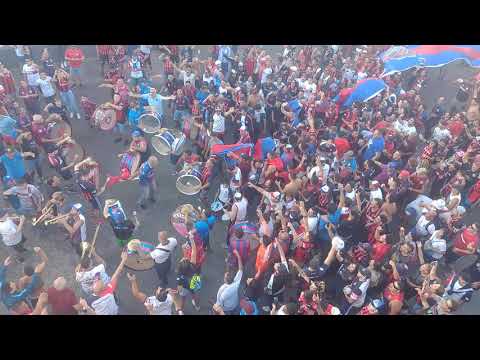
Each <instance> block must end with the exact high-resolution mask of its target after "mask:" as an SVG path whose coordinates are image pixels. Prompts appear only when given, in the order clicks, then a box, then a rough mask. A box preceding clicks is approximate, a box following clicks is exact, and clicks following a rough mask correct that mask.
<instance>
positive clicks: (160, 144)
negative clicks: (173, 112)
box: [151, 135, 172, 155]
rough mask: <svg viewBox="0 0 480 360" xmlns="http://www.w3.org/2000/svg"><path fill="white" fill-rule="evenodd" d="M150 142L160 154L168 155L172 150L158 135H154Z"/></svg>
mask: <svg viewBox="0 0 480 360" xmlns="http://www.w3.org/2000/svg"><path fill="white" fill-rule="evenodd" d="M151 143H152V146H153V148H154V149H155V151H156V152H158V153H159V154H160V155H168V154H170V152H171V151H172V149H171V148H170V144H169V143H167V142H166V141H165V140H164V139H163V138H161V137H160V135H155V136H153V137H152V139H151Z"/></svg>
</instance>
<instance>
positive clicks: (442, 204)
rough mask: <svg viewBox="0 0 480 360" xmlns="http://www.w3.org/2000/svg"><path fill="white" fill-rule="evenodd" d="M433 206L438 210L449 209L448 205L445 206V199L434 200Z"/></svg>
mask: <svg viewBox="0 0 480 360" xmlns="http://www.w3.org/2000/svg"><path fill="white" fill-rule="evenodd" d="M432 206H433V207H434V208H435V209H437V210H447V207H446V206H445V200H443V199H438V200H434V201H432Z"/></svg>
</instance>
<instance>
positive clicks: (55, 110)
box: [48, 104, 67, 120]
mask: <svg viewBox="0 0 480 360" xmlns="http://www.w3.org/2000/svg"><path fill="white" fill-rule="evenodd" d="M48 113H49V114H58V115H60V116H61V117H62V119H63V120H65V119H66V118H67V108H66V107H65V105H62V106H60V107H58V106H57V105H55V104H52V106H50V107H49V108H48Z"/></svg>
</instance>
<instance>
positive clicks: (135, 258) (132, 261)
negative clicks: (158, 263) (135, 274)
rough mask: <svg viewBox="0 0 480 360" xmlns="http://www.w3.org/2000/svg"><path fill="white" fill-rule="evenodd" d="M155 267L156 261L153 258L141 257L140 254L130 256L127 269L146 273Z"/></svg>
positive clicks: (126, 265) (126, 264)
mask: <svg viewBox="0 0 480 360" xmlns="http://www.w3.org/2000/svg"><path fill="white" fill-rule="evenodd" d="M154 265H155V261H153V259H152V258H151V257H146V258H145V257H140V255H138V254H129V255H128V257H127V261H126V262H125V267H126V268H128V269H130V270H136V271H145V270H150V269H151V268H153V266H154Z"/></svg>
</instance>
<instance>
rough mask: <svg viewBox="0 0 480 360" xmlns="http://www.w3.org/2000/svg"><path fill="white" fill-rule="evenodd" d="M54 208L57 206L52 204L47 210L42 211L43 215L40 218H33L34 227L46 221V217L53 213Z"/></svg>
mask: <svg viewBox="0 0 480 360" xmlns="http://www.w3.org/2000/svg"><path fill="white" fill-rule="evenodd" d="M54 206H55V204H50V205H49V206H47V208H43V209H42V215H40V216H39V217H38V218H33V219H32V225H33V226H36V225H37V224H38V223H39V222H40V221H42V220H43V219H45V217H47V216H48V215H50V212H51V211H52V209H53V207H54Z"/></svg>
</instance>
